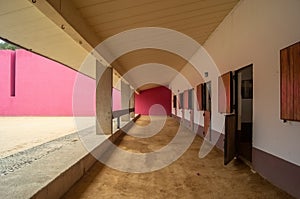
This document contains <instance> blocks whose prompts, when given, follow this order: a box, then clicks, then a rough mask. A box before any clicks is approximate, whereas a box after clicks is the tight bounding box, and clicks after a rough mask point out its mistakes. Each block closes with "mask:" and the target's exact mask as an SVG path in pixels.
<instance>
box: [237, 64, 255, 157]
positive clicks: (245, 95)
mask: <svg viewBox="0 0 300 199" xmlns="http://www.w3.org/2000/svg"><path fill="white" fill-rule="evenodd" d="M234 79H235V81H234V82H235V102H236V103H235V115H236V153H237V157H240V158H242V159H245V160H246V161H249V162H251V161H252V131H253V129H252V128H253V127H252V126H253V65H252V64H251V65H249V66H246V67H243V68H241V69H239V70H237V71H235V78H234Z"/></svg>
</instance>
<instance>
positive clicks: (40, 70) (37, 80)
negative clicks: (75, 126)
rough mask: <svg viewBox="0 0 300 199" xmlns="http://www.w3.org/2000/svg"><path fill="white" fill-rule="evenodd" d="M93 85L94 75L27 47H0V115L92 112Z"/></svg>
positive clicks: (55, 114)
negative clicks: (14, 49) (60, 62)
mask: <svg viewBox="0 0 300 199" xmlns="http://www.w3.org/2000/svg"><path fill="white" fill-rule="evenodd" d="M14 61H15V65H14V66H15V71H14V70H12V68H13V67H12V64H13V62H14ZM13 72H15V74H13ZM95 85H96V83H95V80H94V79H92V78H89V77H87V76H85V75H82V74H80V73H78V72H76V71H74V70H72V69H70V68H68V67H66V66H63V65H61V64H59V63H57V62H54V61H51V60H49V59H46V58H44V57H41V56H39V55H36V54H33V53H30V52H28V51H25V50H16V51H15V52H14V51H9V50H2V51H0V92H1V94H0V115H2V116H73V113H74V114H75V115H77V116H91V115H95V100H94V99H95ZM13 90H14V91H15V96H11V94H12V91H13Z"/></svg>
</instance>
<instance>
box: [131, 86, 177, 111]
mask: <svg viewBox="0 0 300 199" xmlns="http://www.w3.org/2000/svg"><path fill="white" fill-rule="evenodd" d="M171 95H172V92H171V90H170V89H168V88H166V87H164V86H160V87H156V88H151V89H148V90H144V91H142V92H140V94H135V113H136V114H141V115H149V110H150V108H151V107H152V106H153V105H155V104H159V105H161V106H162V107H163V108H164V109H165V114H167V115H171ZM151 115H163V112H162V111H160V110H158V109H155V108H154V110H152V112H151Z"/></svg>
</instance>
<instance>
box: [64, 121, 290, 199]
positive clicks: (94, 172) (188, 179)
mask: <svg viewBox="0 0 300 199" xmlns="http://www.w3.org/2000/svg"><path fill="white" fill-rule="evenodd" d="M136 123H137V124H139V125H142V126H143V125H147V124H148V123H149V118H148V117H145V116H143V117H141V118H140V119H139V120H138V121H137V122H136ZM176 129H178V123H177V122H176V121H175V119H173V118H168V119H167V121H166V124H165V125H164V128H163V129H162V130H161V131H160V133H158V134H156V135H155V136H153V137H151V138H135V137H133V136H129V135H126V136H125V137H123V138H122V140H119V141H120V143H119V147H121V148H122V149H125V150H129V151H132V152H136V153H147V152H150V151H154V150H157V149H159V148H161V147H163V146H165V145H166V144H168V143H169V142H170V140H171V139H172V137H173V136H174V135H175V134H176V132H177V131H176ZM137 133H138V132H137ZM202 142H203V139H202V138H200V137H196V138H195V140H194V142H193V143H192V145H191V146H190V147H189V149H188V150H187V151H186V152H185V153H184V155H183V156H181V157H180V158H179V159H178V160H177V161H175V162H174V163H172V164H171V165H169V166H168V167H165V168H163V169H161V170H158V171H154V172H150V173H144V174H137V173H127V172H121V171H118V170H115V169H111V168H109V167H107V166H105V165H103V164H101V163H99V162H97V163H96V164H95V165H94V166H93V167H92V168H91V169H90V171H88V173H87V175H85V176H84V177H83V178H82V179H81V180H80V181H79V182H78V183H77V184H75V185H74V186H73V187H72V188H71V189H70V190H69V192H68V193H67V194H66V195H65V196H64V198H65V199H68V198H70V199H76V198H110V199H112V198H118V199H119V198H205V199H206V198H253V199H254V198H255V199H259V198H264V199H265V198H270V199H276V198H292V197H291V196H289V195H288V194H286V193H285V192H283V191H281V190H279V189H278V188H276V187H274V186H273V185H271V184H270V183H269V182H267V181H266V180H264V179H263V178H262V177H260V176H259V175H258V174H254V173H252V172H251V170H250V168H249V167H248V166H246V165H245V164H243V163H242V162H240V161H239V160H234V161H232V162H231V163H230V164H229V165H227V166H224V165H223V153H222V152H221V151H219V150H218V149H216V148H214V149H213V150H212V151H211V152H210V153H209V154H208V155H207V156H206V157H205V158H203V159H200V158H199V157H198V153H199V147H200V145H201V144H202ZM133 164H134V162H133Z"/></svg>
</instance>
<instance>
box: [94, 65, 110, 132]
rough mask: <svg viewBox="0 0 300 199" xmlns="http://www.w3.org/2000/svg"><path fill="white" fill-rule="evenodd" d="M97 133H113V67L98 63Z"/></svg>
mask: <svg viewBox="0 0 300 199" xmlns="http://www.w3.org/2000/svg"><path fill="white" fill-rule="evenodd" d="M96 80H97V81H96V82H97V85H96V86H97V87H96V116H97V117H96V133H97V134H106V135H110V134H112V68H109V67H105V66H103V65H102V64H100V63H99V62H98V61H97V63H96Z"/></svg>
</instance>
